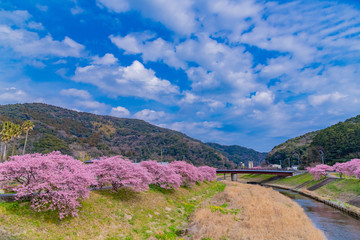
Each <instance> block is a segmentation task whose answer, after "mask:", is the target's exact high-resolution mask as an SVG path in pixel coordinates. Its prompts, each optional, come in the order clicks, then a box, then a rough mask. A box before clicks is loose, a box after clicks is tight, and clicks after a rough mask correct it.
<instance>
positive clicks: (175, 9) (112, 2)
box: [97, 0, 197, 35]
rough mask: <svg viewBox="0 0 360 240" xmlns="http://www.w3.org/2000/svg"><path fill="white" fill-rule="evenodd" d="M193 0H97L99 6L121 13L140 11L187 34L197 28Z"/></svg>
mask: <svg viewBox="0 0 360 240" xmlns="http://www.w3.org/2000/svg"><path fill="white" fill-rule="evenodd" d="M194 2H195V1H193V0H183V1H166V0H151V1H150V0H145V1H141V0H131V1H128V0H119V1H117V0H98V1H97V3H98V5H99V6H100V7H106V8H107V9H109V10H110V11H113V12H117V13H121V12H126V11H128V10H130V9H134V10H137V11H139V12H141V14H142V15H143V16H144V17H147V18H151V19H153V20H154V21H157V22H161V23H162V24H163V25H165V26H166V27H168V28H170V29H171V30H173V31H176V32H178V33H180V34H184V35H189V34H191V33H192V32H194V31H195V29H196V28H197V22H196V19H195V14H194V11H193V5H194Z"/></svg>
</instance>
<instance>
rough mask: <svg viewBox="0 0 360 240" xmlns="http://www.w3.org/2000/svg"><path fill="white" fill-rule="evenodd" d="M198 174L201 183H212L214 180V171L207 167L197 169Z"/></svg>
mask: <svg viewBox="0 0 360 240" xmlns="http://www.w3.org/2000/svg"><path fill="white" fill-rule="evenodd" d="M197 169H198V173H199V175H200V177H199V178H200V180H201V181H204V180H206V181H214V180H215V179H216V169H215V168H213V167H209V166H201V167H198V168H197Z"/></svg>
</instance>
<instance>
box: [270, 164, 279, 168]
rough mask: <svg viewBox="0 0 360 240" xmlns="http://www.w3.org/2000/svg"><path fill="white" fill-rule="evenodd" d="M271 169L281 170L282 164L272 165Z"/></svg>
mask: <svg viewBox="0 0 360 240" xmlns="http://www.w3.org/2000/svg"><path fill="white" fill-rule="evenodd" d="M270 167H271V168H277V169H281V165H280V164H271V165H270Z"/></svg>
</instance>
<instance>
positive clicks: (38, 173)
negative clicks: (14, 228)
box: [0, 152, 94, 219]
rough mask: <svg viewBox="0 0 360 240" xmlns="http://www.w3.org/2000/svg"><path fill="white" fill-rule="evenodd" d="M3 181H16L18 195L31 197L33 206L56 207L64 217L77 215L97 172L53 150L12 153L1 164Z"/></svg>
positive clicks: (51, 208)
mask: <svg viewBox="0 0 360 240" xmlns="http://www.w3.org/2000/svg"><path fill="white" fill-rule="evenodd" d="M0 182H1V184H2V185H3V186H6V185H7V186H8V185H11V184H13V183H14V182H15V183H17V184H18V185H17V186H16V187H14V188H13V190H14V191H16V192H17V193H16V198H17V199H23V198H30V201H31V208H32V209H34V210H36V211H48V210H51V211H56V210H57V211H58V212H59V218H60V219H62V218H64V217H66V216H76V215H77V213H78V208H79V207H80V206H81V204H80V200H82V199H84V198H87V197H88V196H89V192H90V190H89V186H90V185H91V184H94V176H93V175H92V174H91V172H90V171H88V169H87V168H86V167H85V166H84V165H83V164H82V163H81V162H80V161H78V160H75V159H74V158H72V157H70V156H67V155H62V154H61V153H60V152H52V153H50V154H46V155H42V154H26V155H22V156H13V157H11V158H10V161H8V162H4V163H1V164H0Z"/></svg>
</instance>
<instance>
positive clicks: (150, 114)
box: [134, 109, 168, 122]
mask: <svg viewBox="0 0 360 240" xmlns="http://www.w3.org/2000/svg"><path fill="white" fill-rule="evenodd" d="M134 117H135V118H138V119H142V120H145V121H150V122H152V121H159V120H162V121H163V120H165V118H168V116H167V114H166V113H165V112H163V111H159V112H157V111H154V110H150V109H143V110H141V111H139V112H137V113H135V114H134Z"/></svg>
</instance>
